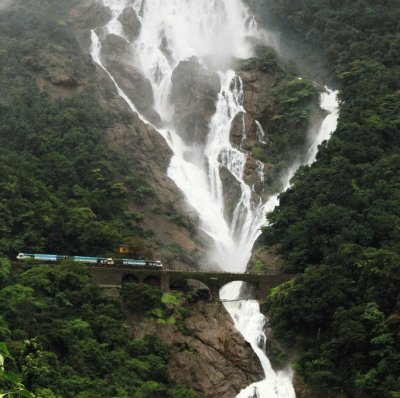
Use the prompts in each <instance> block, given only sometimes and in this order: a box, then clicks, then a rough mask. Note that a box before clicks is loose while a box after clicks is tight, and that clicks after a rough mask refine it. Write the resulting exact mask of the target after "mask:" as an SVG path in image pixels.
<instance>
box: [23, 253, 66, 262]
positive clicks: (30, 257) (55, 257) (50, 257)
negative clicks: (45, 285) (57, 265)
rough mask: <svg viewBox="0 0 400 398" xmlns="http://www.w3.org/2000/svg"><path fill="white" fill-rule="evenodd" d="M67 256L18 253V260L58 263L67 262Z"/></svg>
mask: <svg viewBox="0 0 400 398" xmlns="http://www.w3.org/2000/svg"><path fill="white" fill-rule="evenodd" d="M66 258H67V256H63V255H59V254H40V253H38V254H36V253H35V254H31V253H18V255H17V260H35V261H46V262H47V261H49V262H57V261H62V260H65V259H66Z"/></svg>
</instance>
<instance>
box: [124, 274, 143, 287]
mask: <svg viewBox="0 0 400 398" xmlns="http://www.w3.org/2000/svg"><path fill="white" fill-rule="evenodd" d="M139 282H140V281H139V278H138V277H137V276H136V275H134V274H126V275H124V276H123V277H122V284H123V285H124V284H125V283H139Z"/></svg>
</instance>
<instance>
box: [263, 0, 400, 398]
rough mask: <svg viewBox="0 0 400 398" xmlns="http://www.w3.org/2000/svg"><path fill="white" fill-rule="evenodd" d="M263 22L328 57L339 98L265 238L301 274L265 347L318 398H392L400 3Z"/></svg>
mask: <svg viewBox="0 0 400 398" xmlns="http://www.w3.org/2000/svg"><path fill="white" fill-rule="evenodd" d="M262 11H263V12H264V16H265V18H266V19H267V20H268V21H270V22H271V21H273V23H274V24H275V26H278V27H279V29H280V30H282V32H283V37H284V38H285V37H286V38H287V39H288V40H293V38H294V37H296V38H297V40H299V39H300V41H301V40H304V42H306V43H308V44H309V45H311V46H313V48H314V49H315V50H316V51H320V52H321V53H323V54H324V55H325V57H326V58H327V60H328V61H329V62H328V63H329V64H330V66H331V69H330V73H331V77H332V80H334V81H335V84H336V86H337V87H338V88H339V90H340V98H339V99H340V118H339V125H338V128H337V131H336V132H335V133H334V134H333V136H332V138H331V140H330V141H329V142H325V143H324V144H322V145H321V147H320V150H319V153H318V156H317V161H316V162H315V163H314V164H313V165H311V166H310V167H308V166H305V167H302V168H301V169H300V170H299V171H298V172H297V174H296V175H295V177H294V178H293V180H292V186H291V187H290V189H288V190H287V191H286V192H285V193H282V194H281V195H280V206H279V207H278V208H277V209H275V211H274V212H273V213H271V214H270V215H269V216H268V221H269V226H268V227H266V228H264V230H263V235H262V240H263V244H264V245H267V246H271V245H276V244H278V245H279V247H280V252H281V254H282V256H283V258H284V265H283V269H284V271H286V272H289V273H296V274H298V276H297V277H296V278H295V279H294V280H293V281H291V282H290V283H287V284H285V285H283V286H281V287H279V288H277V289H275V290H274V291H273V292H272V293H271V294H270V296H269V297H268V300H267V304H266V308H267V312H268V314H269V315H270V317H271V319H272V326H273V330H274V336H275V337H276V338H277V339H278V340H280V341H281V342H283V343H284V344H285V345H286V346H287V347H289V348H290V349H291V351H292V352H294V353H297V359H296V360H295V368H296V371H297V372H298V374H299V375H300V376H301V377H302V378H303V379H304V381H305V382H306V383H307V384H308V385H309V386H310V387H311V389H312V391H313V394H314V395H315V396H317V397H322V396H324V397H335V398H337V397H371V398H386V397H388V398H389V397H391V398H394V397H400V254H399V253H400V150H399V149H400V148H399V147H400V90H399V89H400V65H399V59H400V33H399V32H400V2H399V1H396V0H393V1H391V0H381V1H372V0H370V1H366V0H358V1H347V0H344V1H330V0H302V1H295V0H272V1H268V2H264V5H263V7H262Z"/></svg>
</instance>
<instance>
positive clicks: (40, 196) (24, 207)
mask: <svg viewBox="0 0 400 398" xmlns="http://www.w3.org/2000/svg"><path fill="white" fill-rule="evenodd" d="M75 3H77V2H76V1H63V2H56V3H54V2H52V1H48V0H41V1H40V2H38V1H28V2H23V3H22V2H21V3H18V4H17V6H16V7H13V8H10V9H9V10H6V11H4V12H1V13H0V34H1V37H2V40H1V47H0V63H1V69H0V158H1V163H0V253H4V254H7V255H12V256H15V255H16V253H18V252H19V251H25V252H47V253H51V252H55V253H66V254H70V255H72V254H82V253H83V254H87V255H89V254H91V255H99V254H107V253H112V252H113V250H114V249H115V248H116V246H117V244H118V243H121V242H122V240H123V239H124V238H133V237H144V238H146V237H148V236H151V235H149V231H144V230H143V229H142V228H141V226H140V222H141V220H142V218H143V214H140V213H138V214H135V213H132V212H130V211H128V210H127V197H128V194H129V196H130V197H131V198H134V199H135V200H138V201H140V200H142V198H143V197H145V196H146V195H149V194H151V189H150V188H149V187H148V186H147V185H146V183H145V182H144V181H143V178H141V177H140V176H135V175H132V174H131V175H127V172H126V170H127V169H128V167H127V165H126V159H124V158H123V157H122V156H121V154H119V153H116V151H113V150H110V148H108V147H107V146H106V144H105V143H104V142H103V140H102V136H103V134H104V131H105V130H106V129H107V127H109V126H110V124H112V123H113V122H115V118H116V117H119V116H118V115H115V114H111V113H110V112H106V111H104V109H102V107H101V106H100V104H99V103H98V101H97V99H96V92H95V89H94V85H95V69H94V67H89V66H88V63H87V62H86V63H85V55H84V54H83V53H82V51H81V49H80V47H79V45H78V43H77V41H76V39H75V37H74V35H73V32H72V27H70V26H68V25H66V24H65V22H63V18H65V16H66V13H67V11H68V9H69V8H71V7H72V5H73V4H75ZM49 54H55V56H56V57H58V58H60V59H66V60H67V61H65V62H66V66H65V67H66V68H70V69H71V70H68V72H69V73H70V74H71V76H72V77H71V78H70V81H66V82H63V84H64V85H67V86H69V85H72V86H74V85H77V84H78V83H77V82H78V81H79V80H81V79H87V76H89V79H91V81H89V82H88V84H87V85H86V87H85V89H84V90H80V92H72V93H71V94H70V95H67V96H65V95H64V96H61V97H58V98H51V96H50V95H49V94H48V93H47V92H45V91H44V90H40V88H39V87H38V82H40V81H41V79H47V80H48V79H52V78H53V76H52V75H51V76H49V73H54V74H55V75H57V73H60V72H59V71H58V70H57V68H56V67H54V68H53V69H52V66H51V64H46V62H47V63H49V61H48V60H47V61H45V59H46V57H48V56H49ZM52 62H53V61H52ZM49 65H50V66H49ZM67 88H68V87H67ZM61 89H63V87H61ZM150 234H151V233H150Z"/></svg>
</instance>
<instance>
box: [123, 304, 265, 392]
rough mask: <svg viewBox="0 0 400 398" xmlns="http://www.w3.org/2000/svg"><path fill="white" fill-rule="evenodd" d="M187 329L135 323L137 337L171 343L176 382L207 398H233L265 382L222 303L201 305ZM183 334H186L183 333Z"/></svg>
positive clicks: (189, 320) (194, 308)
mask: <svg viewBox="0 0 400 398" xmlns="http://www.w3.org/2000/svg"><path fill="white" fill-rule="evenodd" d="M191 310H192V311H191V312H192V315H191V316H189V317H188V318H186V319H185V321H184V327H182V326H181V327H180V328H179V329H178V328H177V326H176V325H156V324H150V323H147V324H146V325H143V324H140V323H138V322H137V320H136V321H135V322H133V320H131V322H130V326H131V329H132V333H133V335H134V337H139V338H141V337H143V333H144V331H146V332H147V333H149V332H151V333H157V335H158V336H160V338H161V339H163V340H164V341H168V342H169V343H170V345H171V349H172V353H171V358H170V362H169V369H170V375H171V377H172V379H173V380H174V381H175V382H177V383H180V384H183V385H186V386H188V387H190V388H193V389H194V390H196V391H198V392H200V393H201V394H204V396H206V397H207V398H232V397H235V396H236V395H237V394H238V393H239V392H240V390H241V389H243V388H245V387H247V386H248V385H249V384H251V383H253V382H255V381H258V380H262V379H263V371H262V368H261V365H260V363H259V360H258V358H257V357H256V355H255V354H254V352H253V351H252V349H251V347H250V345H249V344H248V343H246V342H245V341H244V340H243V337H242V336H241V335H240V333H239V332H237V331H236V329H235V328H234V325H233V322H232V320H231V318H230V316H229V314H228V313H227V312H226V311H225V309H224V308H223V306H222V304H221V303H209V304H206V303H204V302H198V303H197V304H195V305H193V307H192V308H191ZM179 330H181V331H182V330H183V331H184V333H182V332H181V331H179Z"/></svg>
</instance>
